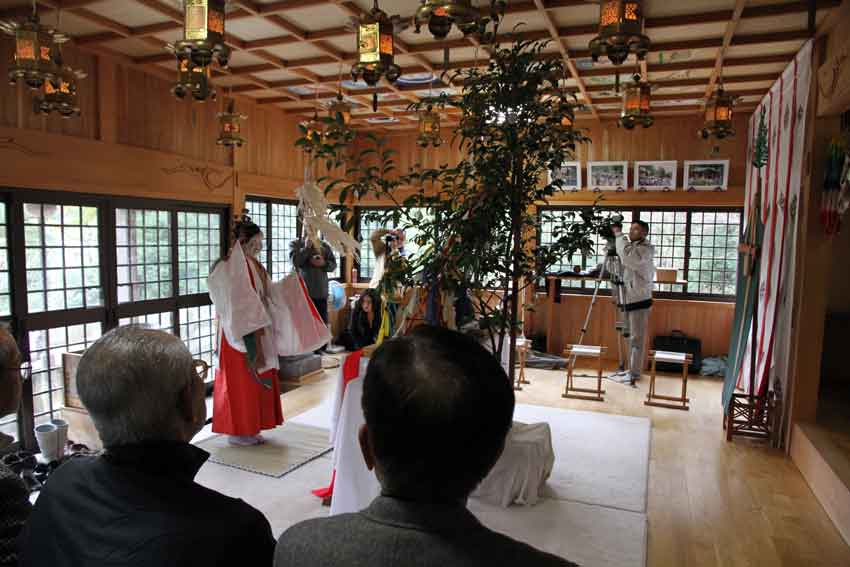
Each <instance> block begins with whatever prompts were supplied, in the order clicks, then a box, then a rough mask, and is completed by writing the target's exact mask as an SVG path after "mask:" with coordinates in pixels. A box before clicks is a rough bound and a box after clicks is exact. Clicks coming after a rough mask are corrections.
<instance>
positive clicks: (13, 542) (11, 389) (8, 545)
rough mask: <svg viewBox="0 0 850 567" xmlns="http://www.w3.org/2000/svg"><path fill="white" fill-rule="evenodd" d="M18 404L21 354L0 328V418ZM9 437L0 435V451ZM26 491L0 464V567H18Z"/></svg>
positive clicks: (27, 506)
mask: <svg viewBox="0 0 850 567" xmlns="http://www.w3.org/2000/svg"><path fill="white" fill-rule="evenodd" d="M20 404H21V353H20V351H19V350H18V345H17V343H16V342H15V338H14V337H13V336H12V335H11V334H10V333H9V331H7V330H6V329H5V328H3V327H0V417H4V416H6V415H9V414H13V413H17V411H18V406H19V405H20ZM13 441H14V440H13V439H12V437H10V436H8V435H5V434H2V433H0V451H3V450H5V449H7V448H8V447H9V445H11V443H12V442H13ZM29 494H30V491H29V489H27V487H26V485H25V484H24V481H22V480H21V478H20V477H19V476H18V475H17V474H16V473H15V472H14V471H12V469H11V468H9V467H7V466H6V465H4V464H1V463H0V566H3V567H5V566H7V565H9V566H11V565H17V564H18V547H17V538H18V535H19V534H20V533H21V529H22V528H23V527H24V524H25V523H26V521H27V518H28V517H29V515H30V511H31V510H32V506H30V501H29Z"/></svg>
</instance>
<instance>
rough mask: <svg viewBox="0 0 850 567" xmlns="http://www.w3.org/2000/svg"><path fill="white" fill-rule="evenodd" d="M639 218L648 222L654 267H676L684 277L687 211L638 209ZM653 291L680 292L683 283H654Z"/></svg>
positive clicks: (680, 277)
mask: <svg viewBox="0 0 850 567" xmlns="http://www.w3.org/2000/svg"><path fill="white" fill-rule="evenodd" d="M640 220H642V221H645V222H648V223H649V227H650V231H651V233H650V241H651V242H652V244H653V246H655V267H656V268H676V269H677V270H678V274H679V279H684V277H683V276H684V274H685V268H686V265H685V264H686V262H685V258H686V255H687V234H688V213H687V211H660V210H656V211H640ZM654 289H655V291H665V292H678V293H682V292H683V291H684V289H685V286H684V285H683V284H658V283H657V284H655V287H654Z"/></svg>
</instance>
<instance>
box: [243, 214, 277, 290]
mask: <svg viewBox="0 0 850 567" xmlns="http://www.w3.org/2000/svg"><path fill="white" fill-rule="evenodd" d="M268 206H269V204H268V203H266V202H265V201H251V200H247V201H245V208H246V209H248V216H250V217H251V220H252V221H254V222H255V223H257V226H259V227H260V230H262V231H263V247H262V249H261V250H260V258H259V260H260V263H261V264H262V265H263V267H264V268H265V269H266V271H268V272H269V273H271V266H269V238H270V237H271V235H269V234H266V231H267V230H268Z"/></svg>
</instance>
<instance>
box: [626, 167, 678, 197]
mask: <svg viewBox="0 0 850 567" xmlns="http://www.w3.org/2000/svg"><path fill="white" fill-rule="evenodd" d="M678 167H679V162H677V161H636V162H635V189H637V190H638V191H675V190H676V173H677V171H676V170H677V169H678Z"/></svg>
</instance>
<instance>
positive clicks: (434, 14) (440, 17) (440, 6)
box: [413, 0, 487, 39]
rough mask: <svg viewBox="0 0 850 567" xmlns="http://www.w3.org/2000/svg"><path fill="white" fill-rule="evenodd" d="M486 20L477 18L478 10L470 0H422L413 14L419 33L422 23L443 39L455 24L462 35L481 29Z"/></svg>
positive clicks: (436, 36) (438, 37)
mask: <svg viewBox="0 0 850 567" xmlns="http://www.w3.org/2000/svg"><path fill="white" fill-rule="evenodd" d="M486 23H487V20H483V19H481V18H479V12H478V10H477V9H476V8H473V7H472V2H471V1H470V0H422V5H421V6H419V9H418V10H416V14H415V15H414V16H413V25H414V27H415V30H416V33H419V32H420V31H421V29H422V26H423V25H427V26H428V31H430V32H431V35H433V36H434V38H436V39H445V37H446V36H447V35H449V32H450V31H451V29H452V24H454V25H456V26H457V27H458V29H459V30H460V31H461V33H463V35H469V34H471V33H475V32H479V31H482V28H483V27H484V26H485V25H486Z"/></svg>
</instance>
